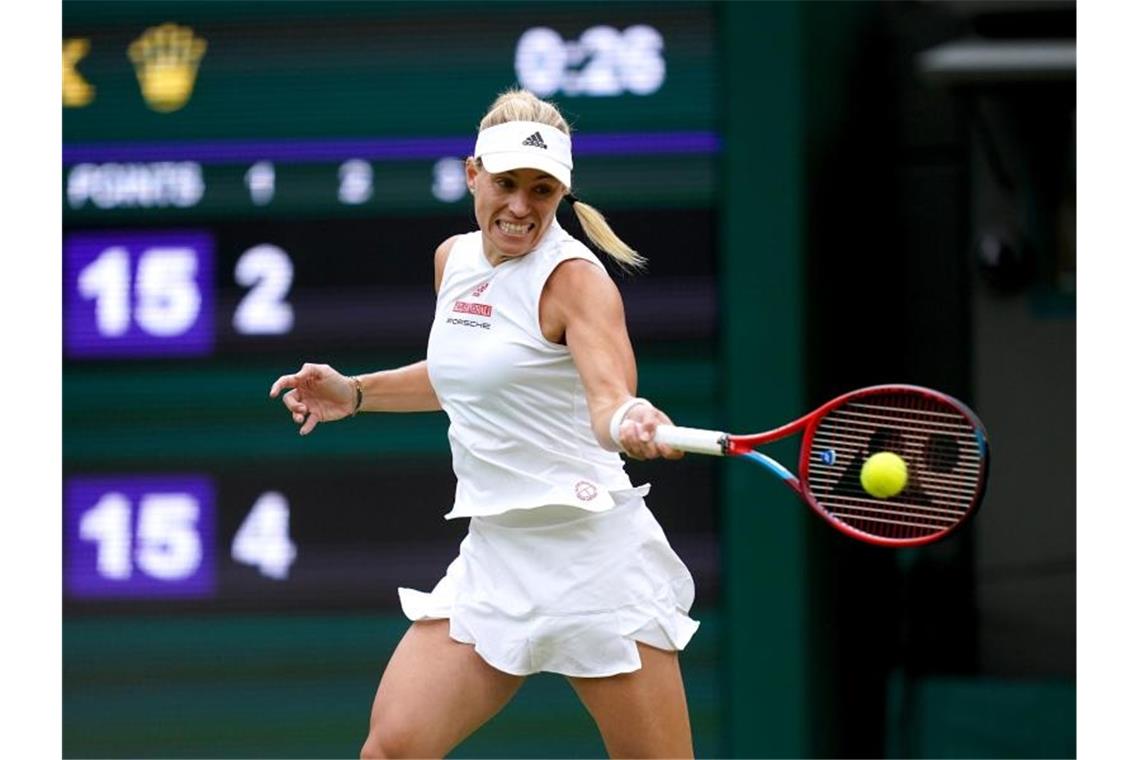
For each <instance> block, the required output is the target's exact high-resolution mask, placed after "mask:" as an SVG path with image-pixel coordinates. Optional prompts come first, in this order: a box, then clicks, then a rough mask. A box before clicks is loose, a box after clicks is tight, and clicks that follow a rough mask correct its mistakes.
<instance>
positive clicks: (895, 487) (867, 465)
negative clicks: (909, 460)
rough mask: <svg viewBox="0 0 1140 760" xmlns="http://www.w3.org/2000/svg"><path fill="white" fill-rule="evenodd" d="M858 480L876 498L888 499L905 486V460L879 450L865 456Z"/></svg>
mask: <svg viewBox="0 0 1140 760" xmlns="http://www.w3.org/2000/svg"><path fill="white" fill-rule="evenodd" d="M859 482H860V483H862V484H863V490H864V491H866V492H867V493H869V494H871V495H872V496H874V497H875V498H876V499H889V498H890V497H892V496H894V495H895V494H897V493H898V492H899V491H901V490H903V489H904V488H906V462H904V461H903V458H902V457H900V456H899V455H898V454H892V453H891V452H889V451H880V452H879V453H878V454H873V455H872V456H869V457H867V461H866V462H864V463H863V470H862V471H861V472H860V473H859Z"/></svg>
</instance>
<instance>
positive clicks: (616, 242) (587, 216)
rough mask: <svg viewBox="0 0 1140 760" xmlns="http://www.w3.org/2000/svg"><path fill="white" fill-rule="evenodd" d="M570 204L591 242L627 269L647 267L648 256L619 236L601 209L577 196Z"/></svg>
mask: <svg viewBox="0 0 1140 760" xmlns="http://www.w3.org/2000/svg"><path fill="white" fill-rule="evenodd" d="M570 204H571V206H572V207H573V209H574V215H575V216H577V217H578V223H579V224H581V225H582V229H583V230H584V231H585V233H586V237H588V238H590V242H591V243H593V244H594V245H596V246H597V247H598V248H600V249H602V250H603V251H605V252H606V253H607V254H609V256H610V258H612V259H613V260H614V261H616V262H617V263H618V264H620V265H621V266H622V267H624V268H626V269H637V270H640V269H644V268H645V264H646V262H647V260H646V258H645V257H644V256H642V255H641V254H640V253H638V252H637V251H635V250H633V249H632V248H630V247H629V246H628V245H627V244H626V242H625V241H624V240H622V239H621V238H619V237H618V236H617V233H615V232H614V231H613V228H612V227H610V223H609V222H607V221H606V218H605V217H604V216H602V212H601V211H598V210H597V209H596V208H594V207H593V206H591V205H590V204H588V203H583V202H582V201H580V200H578V199H577V198H573V199H571V200H570Z"/></svg>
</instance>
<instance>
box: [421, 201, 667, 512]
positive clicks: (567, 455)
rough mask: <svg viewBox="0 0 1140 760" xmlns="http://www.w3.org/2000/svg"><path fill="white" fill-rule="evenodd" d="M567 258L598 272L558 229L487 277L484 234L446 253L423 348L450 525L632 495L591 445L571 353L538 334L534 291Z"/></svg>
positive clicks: (617, 465)
mask: <svg viewBox="0 0 1140 760" xmlns="http://www.w3.org/2000/svg"><path fill="white" fill-rule="evenodd" d="M568 259H586V260H587V261H590V262H592V263H594V264H595V265H596V266H598V267H600V268H602V269H603V271H604V270H605V268H604V267H602V264H601V262H600V261H598V259H597V257H596V256H594V254H593V253H591V252H590V250H589V249H588V248H586V246H584V245H582V244H581V243H580V242H578V241H577V240H575V239H574V238H573V237H571V236H570V235H569V234H568V233H567V232H566V231H565V230H563V229H562V227H561V226H559V224H558V221H557V219H555V220H554V221H552V222H551V225H550V229H548V230H547V231H546V234H545V235H544V236H543V237H542V240H541V241H539V244H538V247H537V248H535V249H534V250H533V251H531V252H530V253H529V254H527V255H526V256H523V257H521V258H517V259H508V260H506V261H504V262H502V263H501V264H499V265H498V266H495V267H492V266H491V264H490V262H488V261H487V258H486V256H484V254H483V238H482V233H480V232H478V231H476V232H471V233H468V234H466V235H463V236H461V237H459V238H457V239H456V241H455V243H454V244H453V245H452V248H451V253H450V254H449V256H448V259H447V265H446V266H445V268H444V272H443V278H442V281H441V282H440V286H439V295H438V298H437V300H436V308H435V321H434V322H433V323H432V328H431V336H430V338H429V339H428V349H427V367H428V375H429V377H430V378H431V384H432V387H433V388H434V389H435V393H436V396H437V397H438V398H439V401H440V404H441V405H442V406H443V410H444V411H445V412H446V413H447V416H448V418H450V420H451V427H450V429H449V430H448V439H449V440H450V442H451V455H452V466H453V468H454V469H455V477H456V479H457V484H456V488H455V504H454V506H453V507H452V509H451V511H450V512H449V513H448V514H447V515H446V517H447V518H449V519H450V518H456V517H482V516H488V515H496V514H501V513H503V512H507V511H510V510H514V509H531V508H534V507H540V506H544V505H554V504H560V505H569V506H574V507H580V508H582V509H585V510H589V511H591V512H603V511H606V510H608V509H611V508H612V507H613V506H614V499H613V494H614V493H616V492H623V491H627V490H629V489H631V488H632V485H631V484H630V481H629V477H628V476H627V475H626V473H625V467H624V465H623V463H622V460H621V457H620V456H619V455H618V454H616V453H614V452H610V451H606V450H605V449H603V448H602V447H601V446H600V445H598V442H597V440H596V439H595V438H594V433H593V430H592V428H591V426H590V414H589V410H588V409H587V405H586V395H585V390H584V388H583V386H582V380H581V377H580V376H579V374H578V370H577V368H576V367H575V365H574V360H573V359H572V358H571V356H570V351H569V350H568V349H567V348H566V346H564V345H560V344H557V343H552V342H550V341H549V340H547V339H546V338H545V337H544V336H543V334H542V330H541V328H540V326H539V314H538V304H539V298H540V296H541V295H542V289H543V286H544V285H545V283H546V280H547V278H548V277H550V274H551V272H553V271H554V268H555V267H556V266H557V265H558V264H560V263H561V262H563V261H566V260H568ZM638 490H639V491H640V492H641V493H642V494H644V493H645V492H646V491H647V490H648V487H643V488H642V489H638Z"/></svg>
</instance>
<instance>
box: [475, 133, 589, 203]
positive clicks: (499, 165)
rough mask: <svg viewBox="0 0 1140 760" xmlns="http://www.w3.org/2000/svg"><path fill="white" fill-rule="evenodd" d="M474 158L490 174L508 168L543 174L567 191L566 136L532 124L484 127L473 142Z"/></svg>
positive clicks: (570, 160) (571, 161)
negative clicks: (564, 187) (530, 170)
mask: <svg viewBox="0 0 1140 760" xmlns="http://www.w3.org/2000/svg"><path fill="white" fill-rule="evenodd" d="M475 158H478V159H480V160H481V161H482V162H483V168H484V169H486V170H487V171H489V172H491V173H492V174H499V173H500V172H509V171H511V170H512V169H537V170H539V171H541V172H546V173H547V174H549V175H550V176H551V177H554V178H555V179H556V180H558V181H559V182H561V183H562V184H563V185H565V186H566V189H567V190H569V189H570V171H571V170H572V169H573V168H574V159H573V158H571V156H570V135H568V134H566V133H565V132H563V131H562V130H560V129H556V128H554V127H552V126H550V125H548V124H539V123H538V122H535V121H508V122H506V123H505V124H498V125H496V126H494V127H487V128H486V129H484V130H483V131H482V132H480V133H479V138H478V139H477V140H476V141H475Z"/></svg>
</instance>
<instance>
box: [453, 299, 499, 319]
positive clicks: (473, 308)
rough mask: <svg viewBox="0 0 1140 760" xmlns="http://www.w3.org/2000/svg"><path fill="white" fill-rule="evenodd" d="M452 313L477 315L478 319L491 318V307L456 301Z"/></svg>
mask: <svg viewBox="0 0 1140 760" xmlns="http://www.w3.org/2000/svg"><path fill="white" fill-rule="evenodd" d="M452 311H457V312H459V313H460V314H477V315H479V316H480V317H489V316H491V305H490V304H486V303H468V302H467V301H456V302H455V308H454V309H452Z"/></svg>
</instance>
